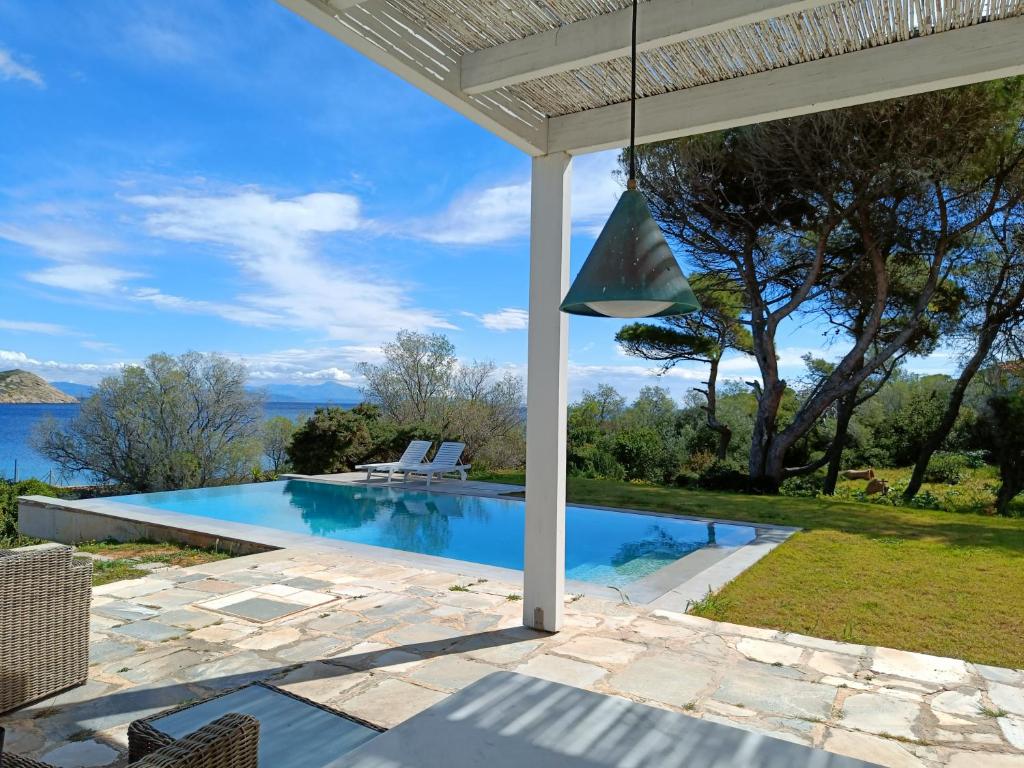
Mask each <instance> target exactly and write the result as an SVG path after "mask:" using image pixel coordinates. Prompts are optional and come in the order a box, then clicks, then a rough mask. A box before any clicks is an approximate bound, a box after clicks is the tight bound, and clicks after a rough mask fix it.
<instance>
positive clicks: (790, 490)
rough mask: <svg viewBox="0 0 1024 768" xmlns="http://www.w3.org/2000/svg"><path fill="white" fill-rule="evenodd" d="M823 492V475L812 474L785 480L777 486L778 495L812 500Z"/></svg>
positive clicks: (819, 473)
mask: <svg viewBox="0 0 1024 768" xmlns="http://www.w3.org/2000/svg"><path fill="white" fill-rule="evenodd" d="M824 490H825V473H824V472H813V473H811V474H809V475H800V476H798V477H791V478H789V479H788V480H785V481H784V482H783V483H782V485H781V486H779V493H781V494H782V495H783V496H802V497H806V498H814V497H815V496H817V495H818V494H820V493H822V492H823V491H824Z"/></svg>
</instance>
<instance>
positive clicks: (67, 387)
mask: <svg viewBox="0 0 1024 768" xmlns="http://www.w3.org/2000/svg"><path fill="white" fill-rule="evenodd" d="M50 386H51V387H56V388H57V389H59V390H60V391H61V392H66V393H67V394H69V395H71V396H72V397H77V398H78V399H79V400H84V399H85V398H87V397H89V396H90V395H91V394H92V393H93V392H95V391H96V387H93V386H90V385H89V384H76V383H75V382H73V381H51V382H50Z"/></svg>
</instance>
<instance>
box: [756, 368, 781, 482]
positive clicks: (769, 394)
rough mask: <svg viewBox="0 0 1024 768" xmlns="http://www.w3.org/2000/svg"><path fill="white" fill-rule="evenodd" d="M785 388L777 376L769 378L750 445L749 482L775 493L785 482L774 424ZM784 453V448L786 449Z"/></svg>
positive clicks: (758, 404)
mask: <svg viewBox="0 0 1024 768" xmlns="http://www.w3.org/2000/svg"><path fill="white" fill-rule="evenodd" d="M785 392H786V382H785V381H782V380H780V379H775V380H774V381H772V382H771V383H770V384H769V383H768V382H766V386H765V388H764V390H763V391H762V392H761V396H760V397H759V398H758V401H757V418H756V420H755V422H754V434H753V436H752V437H751V441H750V442H751V446H750V467H749V468H750V483H751V487H752V489H753V490H758V491H764V492H766V493H774V492H776V491H778V489H779V484H780V483H781V482H782V474H781V470H777V467H776V465H778V467H781V465H782V462H781V461H780V460H779V459H778V456H777V453H778V440H777V439H776V434H775V427H776V422H777V418H778V413H779V405H780V403H781V402H782V396H783V394H785ZM783 453H785V450H784V449H783Z"/></svg>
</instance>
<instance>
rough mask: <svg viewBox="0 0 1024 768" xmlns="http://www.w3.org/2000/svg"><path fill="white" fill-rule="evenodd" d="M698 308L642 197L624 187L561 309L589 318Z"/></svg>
mask: <svg viewBox="0 0 1024 768" xmlns="http://www.w3.org/2000/svg"><path fill="white" fill-rule="evenodd" d="M631 186H632V185H631ZM699 309H700V302H699V301H697V297H696V296H695V295H694V294H693V291H692V290H691V289H690V284H689V283H687V282H686V278H685V277H683V272H682V270H680V269H679V264H678V263H676V258H675V256H674V255H673V254H672V250H671V249H670V248H669V247H668V243H667V242H665V236H664V235H663V234H662V232H661V228H660V227H658V224H657V222H655V221H654V217H653V216H651V210H650V208H648V207H647V201H646V200H645V199H644V196H643V195H642V194H641V193H640V192H638V191H637V190H636V189H632V188H630V189H627V190H626V191H625V192H623V193H622V197H620V198H619V202H618V203H617V204H616V206H615V210H614V211H612V215H611V217H610V218H609V219H608V222H607V223H606V224H605V225H604V229H602V230H601V234H600V236H599V237H598V238H597V242H596V243H594V247H593V249H591V251H590V255H589V256H587V260H586V262H584V264H583V268H582V269H581V270H580V272H579V274H578V275H577V276H576V279H575V280H574V281H573V284H572V287H571V288H570V289H569V293H567V294H566V296H565V300H564V301H562V306H561V310H562V311H563V312H568V313H569V314H572V315H587V316H590V317H667V316H669V315H683V314H686V313H688V312H696V311H697V310H699Z"/></svg>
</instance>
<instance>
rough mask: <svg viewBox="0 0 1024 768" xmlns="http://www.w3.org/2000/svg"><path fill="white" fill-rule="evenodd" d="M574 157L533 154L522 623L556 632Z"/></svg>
mask: <svg viewBox="0 0 1024 768" xmlns="http://www.w3.org/2000/svg"><path fill="white" fill-rule="evenodd" d="M571 163H572V158H571V157H570V156H569V155H568V154H565V153H556V154H551V155H545V156H543V157H535V158H534V159H533V177H532V185H531V203H530V209H531V210H530V327H529V345H530V348H529V354H528V357H527V366H528V368H527V381H526V418H527V424H526V534H525V558H524V566H523V570H524V572H525V573H524V589H523V623H524V624H525V625H526V626H528V627H533V628H535V629H543V630H547V631H548V632H557V631H558V630H559V629H561V627H562V614H563V611H564V603H563V593H564V592H565V430H566V405H567V402H566V380H567V378H568V368H569V321H568V318H567V317H566V316H565V315H564V314H563V313H562V312H560V311H559V310H558V305H559V304H560V303H561V302H562V297H563V296H565V293H566V291H568V290H569V235H570V225H571V222H570V212H569V199H570V186H571V185H570V180H571V178H572V165H571Z"/></svg>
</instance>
